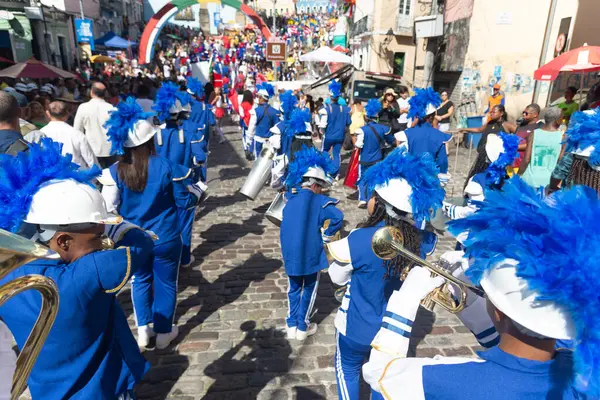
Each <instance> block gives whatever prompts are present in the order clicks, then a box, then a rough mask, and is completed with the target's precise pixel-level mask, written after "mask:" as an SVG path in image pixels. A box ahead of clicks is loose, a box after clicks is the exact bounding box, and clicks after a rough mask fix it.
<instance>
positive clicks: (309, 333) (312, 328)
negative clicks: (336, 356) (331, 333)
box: [296, 324, 318, 340]
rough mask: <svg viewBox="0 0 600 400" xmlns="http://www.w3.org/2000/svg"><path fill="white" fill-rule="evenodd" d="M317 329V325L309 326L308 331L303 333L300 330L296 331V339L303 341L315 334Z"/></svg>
mask: <svg viewBox="0 0 600 400" xmlns="http://www.w3.org/2000/svg"><path fill="white" fill-rule="evenodd" d="M317 328H318V325H317V324H310V325H309V327H308V329H307V330H305V331H301V330H300V329H298V330H297V331H296V339H297V340H304V339H306V338H307V337H309V336H312V335H314V334H315V333H317Z"/></svg>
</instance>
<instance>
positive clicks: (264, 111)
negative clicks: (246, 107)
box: [255, 104, 280, 138]
mask: <svg viewBox="0 0 600 400" xmlns="http://www.w3.org/2000/svg"><path fill="white" fill-rule="evenodd" d="M255 112H256V133H255V134H256V136H258V137H261V138H269V137H271V128H272V127H274V126H275V125H276V124H277V123H278V122H279V115H280V113H279V111H277V110H276V109H274V108H273V107H271V106H270V105H268V104H263V105H261V106H258V107H256V109H255Z"/></svg>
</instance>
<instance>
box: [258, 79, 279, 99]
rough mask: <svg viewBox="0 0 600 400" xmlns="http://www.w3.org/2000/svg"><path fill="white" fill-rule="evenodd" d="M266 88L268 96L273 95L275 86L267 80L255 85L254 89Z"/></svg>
mask: <svg viewBox="0 0 600 400" xmlns="http://www.w3.org/2000/svg"><path fill="white" fill-rule="evenodd" d="M261 90H266V91H267V93H268V94H269V97H273V96H274V95H275V88H274V87H273V85H271V84H270V83H268V82H261V83H259V84H258V85H256V91H257V92H258V91H261Z"/></svg>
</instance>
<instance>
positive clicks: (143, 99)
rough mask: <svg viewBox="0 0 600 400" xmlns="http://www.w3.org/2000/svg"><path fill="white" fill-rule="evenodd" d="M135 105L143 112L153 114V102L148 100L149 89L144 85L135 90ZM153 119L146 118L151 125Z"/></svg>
mask: <svg viewBox="0 0 600 400" xmlns="http://www.w3.org/2000/svg"><path fill="white" fill-rule="evenodd" d="M135 102H136V103H138V104H139V105H140V107H142V110H144V112H154V110H152V106H154V101H153V100H152V99H150V88H149V87H148V86H146V85H144V84H142V85H140V86H139V87H138V90H137V99H136V100H135ZM152 120H153V117H150V118H148V122H150V123H152Z"/></svg>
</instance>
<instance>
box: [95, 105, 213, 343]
mask: <svg viewBox="0 0 600 400" xmlns="http://www.w3.org/2000/svg"><path fill="white" fill-rule="evenodd" d="M131 100H132V98H129V99H127V101H126V102H121V103H119V104H118V106H117V110H116V111H113V112H112V113H111V115H110V119H109V120H108V122H107V124H106V126H107V127H108V136H109V140H110V141H111V142H112V152H113V153H115V154H118V155H121V156H122V157H121V160H120V161H118V162H117V163H115V164H114V165H112V166H111V167H110V169H108V170H105V171H104V173H103V176H102V180H101V182H102V183H103V184H104V185H105V187H104V188H103V191H102V194H103V196H104V197H105V199H106V200H107V203H108V207H109V211H112V210H118V211H119V213H120V214H121V215H123V217H124V218H125V219H127V220H128V221H131V222H133V223H135V224H137V225H139V226H141V227H142V228H144V229H148V230H151V231H152V232H154V233H155V234H156V235H157V236H158V239H157V241H156V246H155V247H154V252H153V255H154V260H153V264H152V268H148V269H146V270H143V271H138V272H137V273H136V274H135V275H134V279H133V282H132V290H131V296H132V300H133V308H134V312H135V317H136V322H137V325H138V345H139V346H140V347H145V346H147V345H148V343H149V340H150V337H151V336H153V335H154V333H156V334H157V336H156V347H157V348H158V349H164V348H165V347H167V346H168V345H169V343H170V342H171V341H172V340H173V339H174V338H176V337H177V335H178V329H177V326H174V325H173V319H174V316H175V303H176V300H177V278H178V276H179V264H180V259H181V257H182V236H183V232H181V229H180V227H179V224H178V209H181V210H189V209H193V207H194V206H195V205H196V204H197V202H198V200H199V199H200V198H201V197H202V195H203V193H202V192H203V191H204V190H205V189H206V187H205V186H202V187H201V188H200V187H198V186H197V185H190V186H188V187H186V186H185V183H186V179H187V178H189V176H191V174H192V171H191V169H189V168H185V167H183V166H180V165H175V164H173V163H172V162H171V161H170V160H168V159H167V158H165V157H161V156H159V155H156V154H155V150H154V140H153V139H154V135H155V134H156V129H155V127H154V126H153V125H151V124H149V123H148V122H147V121H146V118H147V115H146V113H144V112H143V111H142V109H141V108H140V107H139V106H138V105H137V103H135V101H131ZM188 180H189V179H188ZM199 184H200V185H202V183H201V182H200V183H199ZM188 189H189V190H188ZM152 288H154V295H153V293H152ZM151 323H153V324H154V330H153V329H152V328H151V327H150V324H151Z"/></svg>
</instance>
